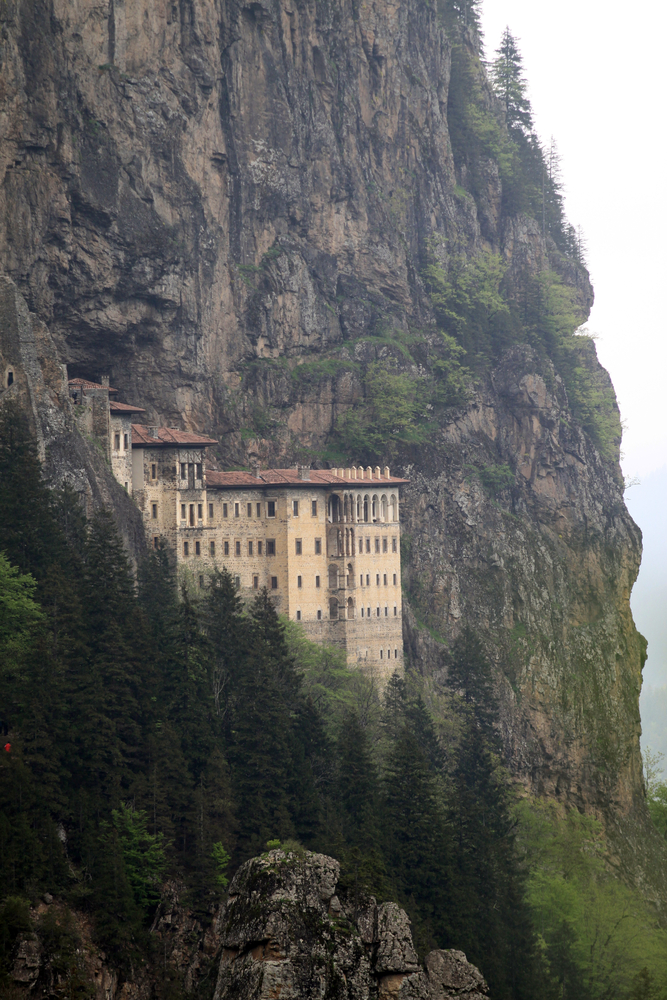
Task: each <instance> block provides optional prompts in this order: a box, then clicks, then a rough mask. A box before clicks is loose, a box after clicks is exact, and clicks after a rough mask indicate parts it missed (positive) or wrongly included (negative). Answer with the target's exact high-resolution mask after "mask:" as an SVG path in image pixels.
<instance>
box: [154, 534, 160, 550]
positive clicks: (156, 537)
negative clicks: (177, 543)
mask: <svg viewBox="0 0 667 1000" xmlns="http://www.w3.org/2000/svg"><path fill="white" fill-rule="evenodd" d="M153 548H154V549H159V548H160V539H159V538H158V536H157V535H153Z"/></svg>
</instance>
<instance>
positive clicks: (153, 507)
mask: <svg viewBox="0 0 667 1000" xmlns="http://www.w3.org/2000/svg"><path fill="white" fill-rule="evenodd" d="M151 517H152V518H153V520H154V521H157V504H156V503H152V504H151Z"/></svg>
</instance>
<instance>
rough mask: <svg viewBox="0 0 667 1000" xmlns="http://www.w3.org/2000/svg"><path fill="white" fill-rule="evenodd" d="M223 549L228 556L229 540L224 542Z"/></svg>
mask: <svg viewBox="0 0 667 1000" xmlns="http://www.w3.org/2000/svg"><path fill="white" fill-rule="evenodd" d="M224 551H225V555H226V556H228V555H229V542H225V550H224Z"/></svg>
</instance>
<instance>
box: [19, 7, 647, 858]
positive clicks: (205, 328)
mask: <svg viewBox="0 0 667 1000" xmlns="http://www.w3.org/2000/svg"><path fill="white" fill-rule="evenodd" d="M0 24H1V28H0V88H1V91H0V92H1V93H2V98H3V114H2V116H1V117H0V139H1V141H0V155H1V156H2V161H1V163H0V177H1V183H0V269H1V270H2V271H4V273H5V274H6V275H8V276H9V277H10V278H12V279H13V280H14V282H15V283H16V285H17V287H18V288H19V290H20V292H21V293H22V294H23V296H24V297H25V299H26V301H27V303H28V306H29V308H30V310H31V312H32V314H33V316H34V322H35V323H42V324H46V326H47V327H48V329H49V331H50V334H51V336H52V338H53V341H54V342H55V344H56V345H57V350H58V354H59V358H60V361H62V362H65V363H67V365H68V366H69V374H70V376H74V375H83V376H87V377H92V378H95V377H99V376H101V375H109V376H110V378H111V382H112V384H113V385H116V386H117V387H119V388H120V389H121V390H122V391H123V393H124V398H125V399H126V400H128V401H133V402H137V403H141V404H142V405H144V406H147V408H148V410H149V413H148V415H147V418H146V419H147V420H149V421H152V420H153V419H154V418H159V419H161V420H163V421H164V422H173V421H176V420H178V421H184V422H185V425H186V426H187V427H191V428H193V429H199V430H206V431H207V432H209V433H213V434H214V435H216V436H219V437H220V438H221V440H222V442H223V443H222V444H221V447H220V449H219V452H218V459H219V460H220V461H221V462H232V461H233V462H241V463H246V462H249V461H250V459H251V458H255V457H258V458H259V459H260V460H263V461H270V462H272V463H276V464H279V463H280V462H281V461H282V462H284V461H292V460H294V458H295V457H297V456H302V457H303V456H308V455H309V454H310V455H311V457H312V456H313V455H315V456H316V455H317V454H318V453H319V454H320V455H321V454H322V449H323V448H324V446H325V444H326V442H327V439H328V436H329V435H330V434H331V431H332V429H333V427H334V424H335V421H336V419H337V418H338V417H340V416H341V415H342V414H344V413H345V412H346V410H347V409H348V408H349V407H350V406H351V405H352V404H354V403H355V401H358V400H359V399H360V398H361V396H362V394H363V391H364V390H363V383H362V380H361V378H360V376H359V373H358V372H359V369H360V368H361V367H363V366H364V365H367V364H369V363H370V362H372V361H373V360H376V359H381V360H382V359H384V360H385V361H391V362H392V363H393V364H395V365H397V366H398V367H399V368H400V367H401V366H402V367H403V368H407V369H408V370H410V371H411V372H412V373H413V374H414V375H415V376H416V377H417V376H419V375H420V373H423V371H426V370H427V369H428V365H429V363H430V362H429V351H430V350H431V348H433V350H437V342H438V337H439V334H438V333H437V331H436V328H435V322H434V316H433V313H432V308H431V304H430V301H429V299H428V297H427V296H426V294H425V292H424V287H423V285H422V282H421V279H420V268H421V265H422V262H423V259H424V253H425V248H426V247H427V245H428V241H429V239H430V238H431V237H432V236H437V238H438V239H439V240H440V245H441V247H445V248H447V247H449V248H450V250H451V248H452V247H455V246H456V247H461V246H462V247H464V248H465V253H466V254H467V255H474V254H475V253H476V252H478V251H481V250H492V251H494V252H497V253H500V254H501V255H502V256H503V258H504V261H505V263H506V266H507V269H508V270H507V281H508V284H509V287H511V288H513V289H514V290H515V292H516V293H517V294H519V293H520V291H521V289H522V288H523V289H525V288H526V287H527V283H528V282H529V280H530V278H531V277H533V276H534V275H536V274H537V273H539V272H541V271H543V270H545V269H547V268H549V269H551V270H552V271H553V270H555V271H557V272H558V273H559V274H560V276H561V278H562V280H563V281H564V282H565V283H566V284H567V285H568V286H569V287H570V288H571V289H572V290H573V293H574V296H575V298H576V301H577V304H578V308H579V311H580V313H581V314H582V315H585V314H586V313H587V310H588V309H589V307H590V304H591V302H592V291H591V288H590V285H589V283H588V279H587V275H586V273H585V271H583V269H582V268H580V267H578V266H577V265H576V264H573V263H571V262H568V261H566V260H565V259H564V258H562V257H561V256H560V255H559V254H558V253H557V252H556V249H555V246H554V245H553V244H552V243H551V242H550V241H549V240H548V239H547V240H545V239H544V238H543V236H542V235H541V232H540V227H539V225H538V224H537V223H536V222H535V221H534V220H532V219H530V218H528V217H525V216H512V215H508V214H507V213H506V211H505V210H504V209H503V192H502V184H501V181H500V174H499V168H498V164H497V163H496V162H495V161H494V160H493V159H492V158H490V157H488V156H480V155H478V156H477V160H476V162H475V170H476V176H477V182H476V184H477V186H476V193H475V197H472V196H471V194H470V192H469V191H468V190H467V189H466V184H467V176H468V168H467V167H466V165H465V164H462V163H459V164H458V165H457V167H456V168H455V163H454V158H453V155H452V147H451V142H450V131H449V126H448V99H449V83H450V73H451V59H452V43H451V39H450V36H449V35H448V34H447V32H446V30H445V29H444V28H443V26H442V24H441V23H440V22H439V19H438V14H437V11H436V7H435V6H433V5H430V6H429V5H425V4H422V3H421V2H418V0H408V2H407V3H403V4H397V3H393V2H391V0H367V2H364V3H358V2H356V0H345V2H342V3H340V4H336V5H333V4H329V3H328V2H327V0H318V2H308V0H299V2H298V3H296V2H291V0H249V2H243V0H134V2H132V3H129V2H127V0H109V3H108V5H107V4H106V3H105V4H101V5H100V4H93V3H91V2H88V0H7V3H6V4H5V5H4V6H3V8H2V11H1V12H0ZM461 44H462V45H463V46H464V47H465V48H466V50H467V51H468V53H469V55H470V58H471V60H472V62H473V63H474V60H475V39H474V36H473V34H472V33H471V32H470V31H468V32H467V33H465V32H464V35H463V41H462V42H461ZM477 84H478V86H479V88H480V95H481V96H480V100H481V101H482V102H486V103H487V104H489V103H490V102H491V96H490V94H489V92H488V88H487V86H486V84H485V81H484V78H483V75H482V74H481V70H480V71H479V72H478V76H477ZM480 178H481V180H480ZM446 241H449V243H447V242H446ZM450 250H448V249H444V250H443V253H444V254H445V256H446V255H447V253H448V252H450ZM387 330H393V331H398V332H399V333H402V334H405V335H407V334H410V333H411V332H414V331H415V330H418V331H419V332H420V336H421V337H422V338H423V342H424V345H425V348H424V357H423V361H419V359H417V360H415V359H414V358H411V359H410V360H409V361H406V359H405V356H404V352H401V350H399V349H397V348H396V347H395V346H391V345H389V344H388V343H387V341H386V337H385V333H386V331H387ZM303 362H306V363H308V362H323V363H324V362H326V363H327V364H329V368H327V367H326V365H324V367H321V368H320V370H319V374H318V375H317V377H316V378H315V377H309V378H306V377H294V372H296V374H297V375H298V374H299V367H300V368H301V371H302V372H303V371H308V369H304V368H303V365H302V363H303ZM339 362H344V363H343V364H339ZM297 365H298V366H299V367H295V366H297ZM589 368H590V370H591V372H592V373H593V375H594V376H595V378H597V379H598V380H602V381H604V379H605V378H606V376H605V375H604V373H601V371H600V370H599V368H598V366H597V362H596V361H595V359H594V358H591V359H589ZM350 457H352V458H354V457H355V456H350ZM399 458H401V456H400V455H399ZM401 460H402V464H403V471H404V472H406V473H408V474H409V475H410V477H411V478H412V486H411V487H410V490H409V491H408V496H407V498H406V503H405V504H404V508H403V514H404V518H405V519H406V525H405V530H406V533H407V535H409V536H410V538H409V539H408V544H407V546H406V564H405V580H406V587H407V592H408V608H407V618H408V620H409V622H410V625H409V628H408V634H407V636H406V641H407V643H408V648H409V650H410V652H411V655H412V658H413V662H414V665H415V666H416V667H417V669H421V670H423V671H424V672H426V673H429V674H433V675H434V677H435V679H436V681H437V678H438V675H439V671H440V670H441V669H442V642H446V641H447V640H448V639H449V638H451V636H452V635H455V634H456V632H457V631H458V629H459V628H460V626H461V624H462V623H463V622H469V623H472V624H473V625H474V626H476V627H477V628H478V630H479V631H480V632H481V634H482V636H483V637H485V638H486V639H487V640H488V648H489V653H490V655H491V656H492V658H493V660H494V663H495V666H496V667H497V671H498V679H499V685H500V689H501V693H502V703H503V720H504V728H505V736H506V746H507V751H508V756H509V759H510V761H511V764H512V766H513V768H514V770H515V772H516V774H517V775H518V776H519V777H520V779H521V780H522V781H524V782H525V783H526V785H527V786H528V787H530V788H531V789H532V790H533V791H535V792H537V793H540V794H546V795H549V796H554V797H555V798H557V799H558V800H560V801H562V802H564V803H567V804H570V805H576V806H578V807H580V808H584V809H588V810H592V811H595V812H596V813H598V814H600V815H602V814H604V815H605V817H606V821H607V825H608V829H609V830H610V831H614V830H615V831H617V832H618V834H619V836H618V837H617V843H618V845H620V846H619V847H618V850H619V858H620V860H621V861H622V863H623V864H625V865H627V866H628V867H629V868H631V869H632V871H633V874H634V877H636V878H640V877H641V871H642V868H643V867H644V866H645V862H644V861H642V859H641V858H640V859H639V860H637V858H636V857H634V858H633V851H632V850H631V848H630V846H629V845H631V844H632V843H634V837H635V835H636V834H637V833H638V832H639V831H644V832H646V831H645V830H644V826H643V824H644V819H643V818H642V817H643V816H644V813H643V811H642V800H643V786H642V778H641V763H640V756H639V742H638V737H639V712H638V693H639V687H640V677H641V673H640V672H641V656H642V641H641V639H640V637H639V636H638V635H637V633H636V631H635V629H634V625H633V623H632V619H631V615H630V609H629V595H630V589H631V587H632V584H633V582H634V579H635V576H636V573H637V569H638V565H639V559H640V551H641V542H640V535H639V531H638V530H637V528H636V527H635V525H634V524H633V522H632V521H631V519H630V517H629V515H628V513H627V511H626V509H625V507H624V504H623V498H622V489H621V487H620V485H619V483H620V479H619V470H618V467H617V466H614V464H613V463H612V462H610V461H609V460H603V459H602V458H601V457H600V455H599V453H598V451H597V450H596V449H595V447H594V446H593V444H592V443H591V441H590V440H589V439H588V438H587V436H586V435H585V434H584V433H583V432H582V431H581V429H580V428H579V427H578V426H577V424H576V423H575V421H574V419H573V417H572V413H571V409H570V406H569V404H568V399H567V394H566V391H565V389H564V387H563V384H562V382H560V380H559V378H558V377H557V376H556V375H555V373H554V371H553V369H552V368H551V366H550V364H549V362H547V361H545V360H544V358H542V357H540V356H538V354H536V353H534V352H532V351H531V350H530V349H528V348H521V347H514V348H511V349H510V350H509V351H507V352H506V353H505V355H504V357H503V358H502V360H501V362H500V363H499V364H498V365H497V366H496V367H495V370H494V371H493V372H492V373H491V374H490V375H489V377H488V378H487V379H486V381H485V382H484V383H482V384H480V386H479V387H478V389H477V390H476V392H475V394H474V396H473V397H472V398H471V399H470V400H469V402H468V403H467V404H466V405H464V406H461V407H460V408H459V409H458V410H456V411H452V412H451V413H450V415H449V418H448V420H447V421H446V422H445V424H444V426H441V427H440V428H439V429H437V430H435V431H434V433H433V435H432V439H431V440H430V441H429V443H428V444H425V445H422V446H421V447H420V448H419V449H417V450H414V451H413V453H412V454H411V455H408V454H405V453H404V454H403V455H402V459H401ZM494 470H495V473H494ZM498 470H500V471H499V472H498ZM508 470H509V472H508ZM422 626H427V629H425V628H423V627H422ZM440 640H442V641H440ZM647 835H648V834H647ZM656 850H657V848H656Z"/></svg>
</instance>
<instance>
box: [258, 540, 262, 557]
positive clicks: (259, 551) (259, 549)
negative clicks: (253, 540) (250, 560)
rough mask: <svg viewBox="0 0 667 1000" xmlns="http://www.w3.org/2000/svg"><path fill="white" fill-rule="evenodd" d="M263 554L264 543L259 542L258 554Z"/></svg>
mask: <svg viewBox="0 0 667 1000" xmlns="http://www.w3.org/2000/svg"><path fill="white" fill-rule="evenodd" d="M261 554H262V543H261V542H257V555H258V556H261Z"/></svg>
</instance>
